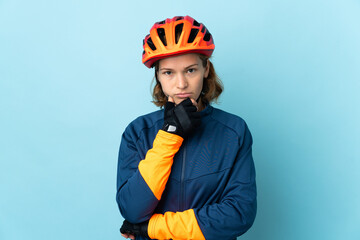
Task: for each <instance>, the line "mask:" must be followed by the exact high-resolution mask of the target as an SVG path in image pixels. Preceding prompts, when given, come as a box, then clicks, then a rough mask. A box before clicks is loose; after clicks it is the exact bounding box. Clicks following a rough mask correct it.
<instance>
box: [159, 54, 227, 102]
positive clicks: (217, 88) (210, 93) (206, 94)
mask: <svg viewBox="0 0 360 240" xmlns="http://www.w3.org/2000/svg"><path fill="white" fill-rule="evenodd" d="M198 55H199V57H200V59H201V61H202V64H203V67H204V68H205V67H206V65H207V63H209V75H208V76H207V78H204V82H203V88H202V90H201V94H200V99H199V102H200V101H201V103H202V104H203V106H206V105H208V104H210V103H211V102H217V100H218V98H219V96H220V94H221V93H222V91H223V90H224V86H223V84H222V82H221V80H220V78H219V77H218V75H217V74H216V72H215V68H214V65H213V64H212V62H211V61H210V60H209V57H207V56H205V55H202V54H198ZM154 68H155V76H154V79H153V82H154V80H155V83H156V84H155V86H154V88H153V91H152V97H153V101H152V102H153V103H154V104H155V105H156V106H158V107H163V106H164V105H165V103H166V102H167V96H166V95H165V94H164V92H163V90H162V87H161V84H160V81H159V80H158V77H157V74H158V72H159V61H157V62H155V63H154Z"/></svg>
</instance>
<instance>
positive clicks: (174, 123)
mask: <svg viewBox="0 0 360 240" xmlns="http://www.w3.org/2000/svg"><path fill="white" fill-rule="evenodd" d="M200 123H201V116H200V113H199V112H197V108H196V107H195V106H194V105H193V103H192V102H191V100H190V98H187V99H185V100H184V101H182V102H181V103H180V104H178V105H177V106H175V104H174V103H172V102H167V103H166V105H165V111H164V125H163V128H162V130H164V131H167V132H169V133H174V134H177V135H179V136H180V137H182V138H185V137H186V136H188V135H189V134H190V133H191V132H193V131H194V129H195V128H197V127H198V126H200Z"/></svg>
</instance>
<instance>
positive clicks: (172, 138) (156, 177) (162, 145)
mask: <svg viewBox="0 0 360 240" xmlns="http://www.w3.org/2000/svg"><path fill="white" fill-rule="evenodd" d="M182 142H183V138H182V137H180V136H178V135H176V134H172V133H168V132H165V131H163V130H159V132H158V134H157V135H156V137H155V140H154V143H153V148H151V149H150V150H149V151H148V152H147V153H146V156H145V159H144V160H142V161H140V163H139V171H140V174H141V176H142V177H143V178H144V180H145V182H146V184H147V185H148V186H149V188H150V189H151V191H152V192H153V193H154V195H155V197H156V198H157V199H158V200H160V199H161V195H162V193H163V191H164V189H165V186H166V183H167V181H168V178H169V175H170V172H171V166H172V164H173V158H174V155H175V154H176V153H177V152H178V150H179V149H180V147H181V144H182Z"/></svg>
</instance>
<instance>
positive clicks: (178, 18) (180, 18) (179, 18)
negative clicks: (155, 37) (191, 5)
mask: <svg viewBox="0 0 360 240" xmlns="http://www.w3.org/2000/svg"><path fill="white" fill-rule="evenodd" d="M183 19H184V17H177V18H176V19H175V21H179V20H183Z"/></svg>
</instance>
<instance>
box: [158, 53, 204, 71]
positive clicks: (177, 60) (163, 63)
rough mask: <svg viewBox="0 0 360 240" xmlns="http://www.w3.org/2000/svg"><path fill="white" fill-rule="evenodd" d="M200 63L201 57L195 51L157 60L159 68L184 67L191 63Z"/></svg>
mask: <svg viewBox="0 0 360 240" xmlns="http://www.w3.org/2000/svg"><path fill="white" fill-rule="evenodd" d="M200 63H201V59H200V57H199V55H198V54H196V53H187V54H182V55H177V56H172V57H167V58H164V59H161V60H160V61H159V68H160V69H161V68H172V69H177V68H186V67H188V66H190V65H193V64H199V65H200Z"/></svg>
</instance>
